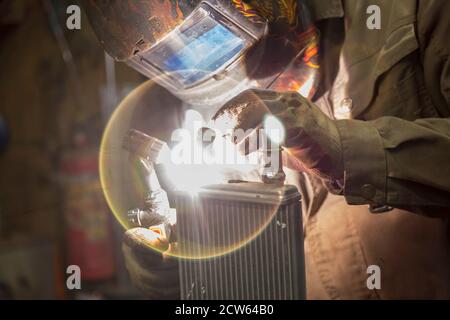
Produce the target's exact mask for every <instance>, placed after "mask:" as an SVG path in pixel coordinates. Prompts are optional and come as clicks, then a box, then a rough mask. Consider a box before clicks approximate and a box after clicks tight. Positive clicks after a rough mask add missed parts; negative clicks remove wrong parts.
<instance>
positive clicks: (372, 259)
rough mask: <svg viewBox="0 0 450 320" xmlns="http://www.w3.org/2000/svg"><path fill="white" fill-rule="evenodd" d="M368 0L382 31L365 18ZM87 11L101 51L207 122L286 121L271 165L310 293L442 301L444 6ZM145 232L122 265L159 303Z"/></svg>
mask: <svg viewBox="0 0 450 320" xmlns="http://www.w3.org/2000/svg"><path fill="white" fill-rule="evenodd" d="M372 5H376V6H378V7H379V9H380V10H379V14H380V15H379V17H378V19H380V21H379V23H380V26H379V28H372V27H369V25H368V23H367V19H368V18H369V14H368V13H367V12H368V8H369V6H372ZM85 8H86V11H87V13H88V15H89V17H90V21H91V23H92V26H93V27H94V30H95V31H96V33H97V35H98V37H99V38H100V41H101V42H102V44H103V45H104V47H105V49H106V50H107V51H108V53H109V54H110V55H111V56H113V57H114V58H116V59H117V60H120V61H125V62H127V63H128V64H129V65H131V66H132V67H134V68H136V69H137V70H139V71H140V72H142V73H144V74H145V75H147V76H148V77H150V78H151V79H154V81H156V82H157V83H158V84H160V85H161V86H162V87H164V88H166V89H167V90H168V91H169V92H171V93H172V94H173V95H175V96H177V98H178V99H180V101H182V102H183V103H185V104H187V105H190V106H192V107H193V108H196V109H197V110H200V111H201V112H202V113H203V114H204V115H205V117H213V118H214V119H215V120H218V121H220V119H221V117H223V116H226V115H228V114H233V115H234V116H235V117H236V119H237V121H235V124H236V125H235V127H233V128H232V129H238V128H240V127H252V126H254V125H255V124H258V123H260V122H261V121H262V119H264V116H265V115H266V114H273V115H275V116H276V117H277V118H278V119H280V120H281V121H282V122H283V124H284V126H285V127H286V130H287V135H286V139H285V142H284V148H285V155H284V160H283V161H284V162H285V165H286V166H287V167H289V168H291V169H293V171H289V172H290V173H291V175H296V178H297V179H296V182H297V186H298V188H299V190H300V192H301V194H302V206H303V209H304V210H303V212H304V217H303V220H304V225H303V229H304V233H305V239H304V241H305V254H306V271H307V294H308V298H310V299H371V298H382V299H394V298H450V237H449V230H450V229H449V226H448V218H449V216H450V215H449V214H450V152H449V150H450V58H449V52H450V44H449V42H448V34H449V33H450V22H449V20H448V14H450V2H448V1H446V0H435V1H433V0H401V1H366V0H326V1H325V0H310V1H308V0H297V1H296V0H283V1H282V0H228V1H219V0H217V1H195V0H194V1H184V0H154V1H139V2H135V3H134V2H130V1H99V0H96V1H87V2H86V7H85ZM165 116H167V117H168V116H169V115H168V114H166V115H165ZM248 151H252V150H248ZM148 233H149V231H148V230H145V229H133V230H130V231H128V232H127V234H126V236H125V245H124V250H125V253H126V258H127V263H128V266H129V270H130V274H131V276H132V278H133V279H134V281H135V283H136V285H137V286H139V287H141V288H144V289H145V290H146V291H147V293H148V295H149V297H151V298H165V297H170V295H169V294H167V293H168V292H169V293H176V292H177V289H176V288H177V282H176V281H175V280H174V279H176V278H177V274H176V268H175V267H174V264H173V262H170V261H169V262H166V261H165V260H163V258H162V257H160V256H159V255H157V254H156V253H154V252H152V251H151V249H149V248H148V247H147V246H145V245H143V243H145V241H147V235H148ZM372 265H375V266H378V267H379V270H381V275H380V276H381V287H379V288H376V289H374V288H370V286H368V285H367V278H368V273H367V272H368V268H369V266H372ZM172 297H173V298H176V296H172Z"/></svg>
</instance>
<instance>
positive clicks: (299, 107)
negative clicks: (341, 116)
mask: <svg viewBox="0 0 450 320" xmlns="http://www.w3.org/2000/svg"><path fill="white" fill-rule="evenodd" d="M268 114H273V115H274V116H276V117H277V118H278V119H279V120H280V121H281V122H282V123H283V124H284V127H285V129H286V139H285V142H284V144H283V146H284V147H285V148H286V150H285V151H286V154H285V155H284V156H283V157H284V159H283V163H284V164H285V165H287V166H288V167H293V168H295V169H297V170H299V171H307V172H310V173H313V174H315V175H318V176H319V177H321V178H322V179H326V180H328V182H336V181H339V180H342V179H343V177H344V166H343V159H342V150H341V149H342V146H341V141H340V136H339V132H338V129H337V127H336V124H335V120H331V119H330V118H328V117H327V116H326V115H325V114H324V113H323V112H322V111H321V110H320V109H319V108H318V107H316V106H315V105H314V104H313V103H312V102H310V101H309V100H307V99H305V98H304V97H302V96H301V95H300V94H298V93H297V92H286V93H278V92H274V91H268V90H247V91H245V92H243V93H241V94H240V95H238V96H237V97H235V98H234V99H232V100H231V101H229V102H228V103H226V104H225V106H223V107H222V108H221V109H220V110H219V111H218V112H217V113H216V115H215V116H214V118H213V120H214V125H215V127H216V128H218V129H219V130H222V132H226V131H225V130H230V129H231V130H234V131H235V130H237V129H243V130H244V131H246V132H247V131H248V130H250V129H255V128H258V127H259V126H261V124H262V123H263V121H264V119H265V117H266V116H267V115H268ZM248 139H249V136H245V137H244V138H243V139H236V140H235V141H234V142H235V143H237V144H238V145H239V146H240V149H241V150H245V152H244V153H249V152H253V151H256V150H251V149H248V145H250V146H251V145H252V144H248ZM243 145H245V147H242V146H243ZM254 145H257V144H254Z"/></svg>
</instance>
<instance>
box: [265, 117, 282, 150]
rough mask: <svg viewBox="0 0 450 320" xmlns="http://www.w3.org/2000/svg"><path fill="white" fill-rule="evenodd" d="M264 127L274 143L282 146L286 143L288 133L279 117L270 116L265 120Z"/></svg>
mask: <svg viewBox="0 0 450 320" xmlns="http://www.w3.org/2000/svg"><path fill="white" fill-rule="evenodd" d="M263 126H264V131H265V132H266V134H267V136H268V137H269V139H270V140H271V141H272V142H273V143H276V144H281V143H282V142H283V141H284V139H285V137H286V132H285V130H284V126H283V124H282V123H281V121H280V120H279V119H278V118H277V117H275V116H273V115H268V116H267V117H266V119H265V120H264V124H263Z"/></svg>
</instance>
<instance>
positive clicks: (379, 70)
mask: <svg viewBox="0 0 450 320" xmlns="http://www.w3.org/2000/svg"><path fill="white" fill-rule="evenodd" d="M418 48H419V44H418V41H417V37H416V33H415V28H414V23H408V24H405V25H403V26H400V27H398V28H397V29H396V30H394V31H393V32H391V33H390V34H389V35H388V36H387V37H386V40H385V42H384V44H383V45H382V46H381V47H380V50H378V51H376V52H375V53H374V54H372V55H370V56H368V57H367V58H365V59H363V60H361V61H359V62H356V63H355V64H353V65H350V66H349V67H348V71H349V83H348V93H349V96H350V97H351V98H352V100H353V105H354V109H353V111H352V116H353V117H354V118H355V117H358V116H359V115H361V113H362V112H363V111H364V110H366V109H367V108H368V107H369V106H370V104H371V103H372V101H373V100H374V97H375V94H376V93H377V92H380V91H379V90H377V85H378V82H379V79H380V78H382V77H383V76H384V75H385V74H386V73H389V71H390V70H391V69H393V68H394V66H396V65H397V64H399V63H400V62H401V61H403V60H405V61H407V64H408V63H410V64H411V63H413V64H415V63H416V62H412V61H409V60H408V59H405V58H406V57H407V56H409V55H411V54H412V53H414V52H415V51H416V52H418ZM394 85H395V84H394V83H392V86H394Z"/></svg>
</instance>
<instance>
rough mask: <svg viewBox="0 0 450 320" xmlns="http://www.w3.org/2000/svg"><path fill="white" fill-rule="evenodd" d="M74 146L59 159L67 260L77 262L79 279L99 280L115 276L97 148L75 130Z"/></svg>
mask: <svg viewBox="0 0 450 320" xmlns="http://www.w3.org/2000/svg"><path fill="white" fill-rule="evenodd" d="M73 140H74V142H73V145H74V146H73V147H72V148H70V150H68V151H67V152H65V153H64V154H63V156H62V159H61V163H60V164H61V167H60V174H61V181H62V189H63V195H64V201H63V211H64V218H65V222H66V241H67V252H66V257H67V263H68V265H77V266H79V267H80V270H81V279H82V280H85V281H89V282H92V281H101V280H107V279H110V278H112V276H113V275H114V255H113V254H114V253H113V247H112V229H111V225H110V219H109V213H108V212H109V211H108V210H109V209H108V206H107V204H106V201H105V199H104V196H103V193H102V189H101V184H100V179H99V175H98V171H99V170H98V151H97V150H96V149H95V148H92V147H89V144H88V143H87V138H86V135H85V134H84V133H80V132H78V133H76V134H75V136H74V139H73Z"/></svg>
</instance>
